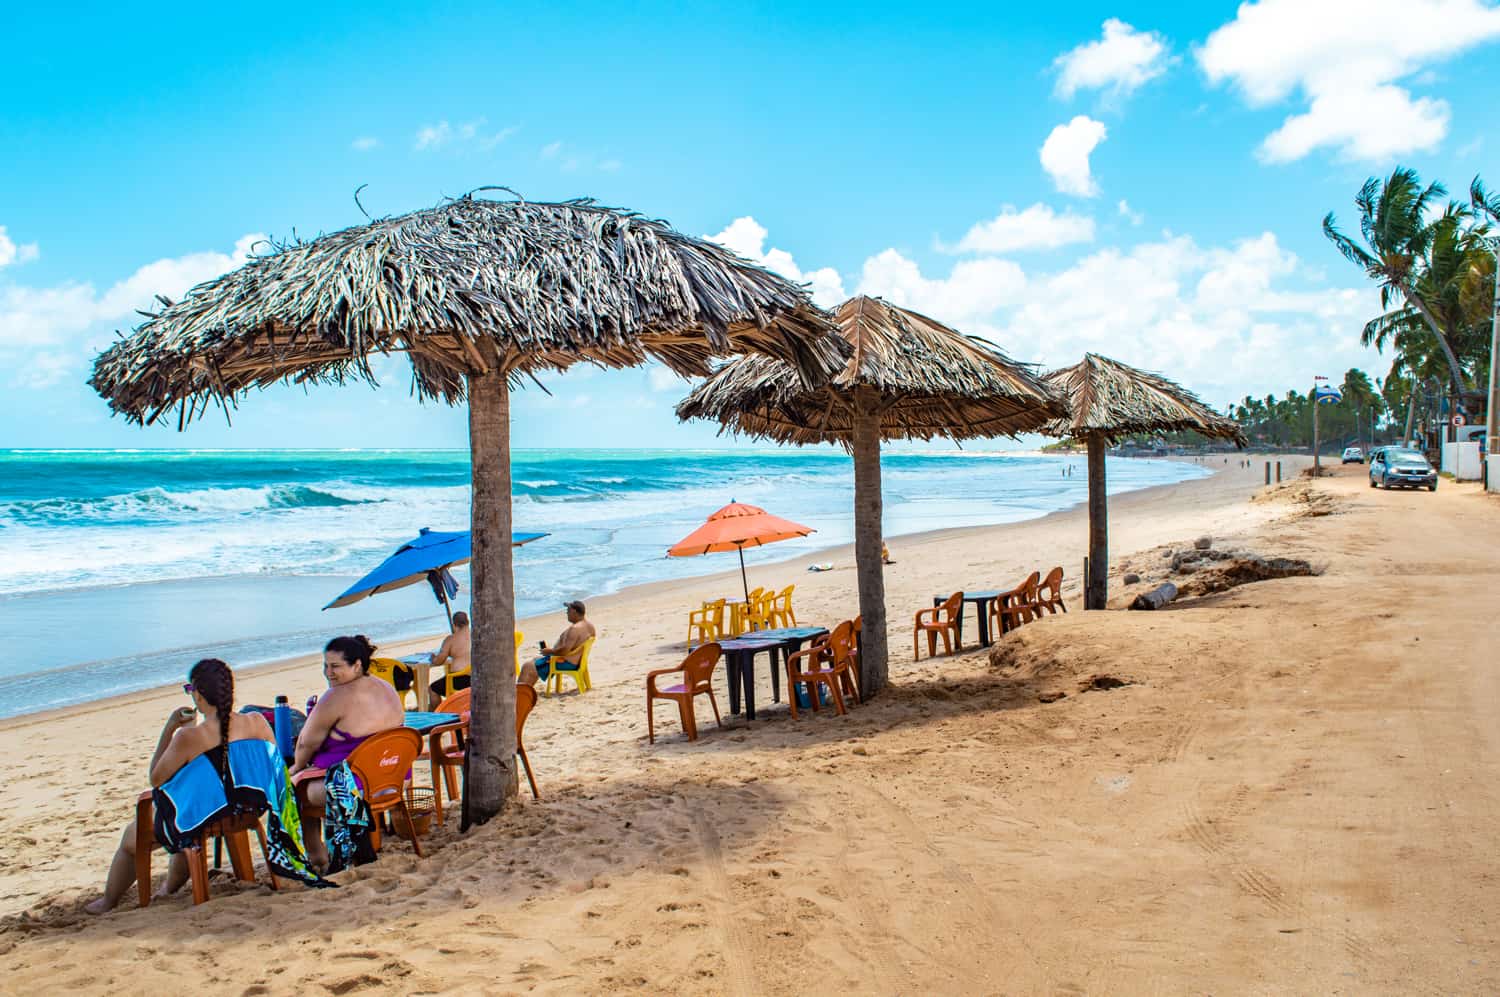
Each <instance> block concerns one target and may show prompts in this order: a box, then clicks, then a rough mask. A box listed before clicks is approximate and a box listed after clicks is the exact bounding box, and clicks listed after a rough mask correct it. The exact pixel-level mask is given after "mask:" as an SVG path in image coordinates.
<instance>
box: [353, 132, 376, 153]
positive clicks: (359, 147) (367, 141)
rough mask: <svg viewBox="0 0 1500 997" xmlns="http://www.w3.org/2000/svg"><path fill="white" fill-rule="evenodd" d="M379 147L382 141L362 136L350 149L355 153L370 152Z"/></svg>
mask: <svg viewBox="0 0 1500 997" xmlns="http://www.w3.org/2000/svg"><path fill="white" fill-rule="evenodd" d="M378 145H380V140H379V139H378V138H376V137H375V136H373V135H361V136H360V137H359V138H357V139H355V140H354V141H353V142H350V143H349V148H351V149H353V150H354V151H355V152H369V151H370V150H371V149H374V148H375V147H376V146H378Z"/></svg>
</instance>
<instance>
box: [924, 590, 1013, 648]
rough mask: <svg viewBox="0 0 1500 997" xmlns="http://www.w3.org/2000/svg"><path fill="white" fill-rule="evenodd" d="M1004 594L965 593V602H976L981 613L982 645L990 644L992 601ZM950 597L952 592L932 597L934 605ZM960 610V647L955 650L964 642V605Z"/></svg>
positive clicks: (987, 592)
mask: <svg viewBox="0 0 1500 997" xmlns="http://www.w3.org/2000/svg"><path fill="white" fill-rule="evenodd" d="M1004 594H1005V593H1004V592H991V591H989V590H985V591H983V592H965V593H964V602H972V603H973V604H974V608H975V610H977V611H978V613H979V644H980V646H981V647H989V646H990V603H992V602H994V601H995V600H996V599H998V598H1000V597H1001V596H1002V595H1004ZM950 598H952V593H951V592H950V593H949V594H948V595H935V596H933V597H932V604H933V606H941V605H942V604H943V603H945V602H947V601H948V600H949V599H950ZM958 610H959V612H958V627H957V631H958V632H957V637H958V647H956V648H954V650H955V651H956V650H958V649H959V648H961V647H963V643H964V614H963V606H959V607H958Z"/></svg>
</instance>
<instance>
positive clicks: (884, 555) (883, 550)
mask: <svg viewBox="0 0 1500 997" xmlns="http://www.w3.org/2000/svg"><path fill="white" fill-rule="evenodd" d="M880 563H881V564H895V563H896V562H895V561H892V560H891V549H890V548H889V547H887V546H886V545H885V541H884V540H882V541H880Z"/></svg>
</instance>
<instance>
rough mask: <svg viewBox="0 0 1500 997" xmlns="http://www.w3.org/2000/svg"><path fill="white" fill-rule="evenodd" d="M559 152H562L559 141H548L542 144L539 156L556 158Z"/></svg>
mask: <svg viewBox="0 0 1500 997" xmlns="http://www.w3.org/2000/svg"><path fill="white" fill-rule="evenodd" d="M560 152H562V143H561V142H548V143H547V144H546V145H544V146H542V152H541V156H542V158H543V159H556V158H557V154H558V153H560Z"/></svg>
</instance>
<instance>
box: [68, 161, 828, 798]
mask: <svg viewBox="0 0 1500 997" xmlns="http://www.w3.org/2000/svg"><path fill="white" fill-rule="evenodd" d="M483 189H491V190H492V189H495V188H483ZM165 304H166V307H165V308H164V309H163V310H162V311H161V312H160V313H159V314H157V315H155V316H154V317H152V318H150V320H149V321H147V322H146V323H144V324H143V325H142V326H140V327H139V328H138V329H137V330H136V331H135V332H134V334H132V335H130V336H129V337H127V338H125V339H123V340H122V341H120V342H118V343H116V344H115V345H114V346H112V347H111V348H110V349H108V350H107V351H105V352H104V353H103V354H101V355H100V356H99V358H98V359H97V360H96V361H95V364H94V374H93V377H92V379H91V380H90V384H92V385H93V387H94V388H95V389H97V390H98V391H99V393H100V394H102V395H103V396H104V397H105V398H106V399H108V400H109V403H110V407H111V408H113V409H114V410H115V411H116V412H118V413H121V414H123V415H124V416H125V417H126V418H128V419H131V420H133V421H135V422H139V423H145V424H149V423H153V422H156V421H157V420H158V419H160V418H162V417H163V416H165V415H168V414H169V413H170V412H171V410H172V409H174V408H175V409H176V410H177V418H178V423H179V426H180V425H181V424H183V423H185V422H187V421H189V420H191V419H192V418H194V417H195V416H197V415H200V414H201V413H202V412H204V411H205V410H206V409H207V408H208V406H209V404H210V403H213V402H217V403H218V404H220V405H221V406H223V407H224V408H225V410H226V414H227V410H228V408H229V406H230V405H231V404H233V403H234V402H235V400H236V399H237V398H238V397H239V396H240V395H242V394H244V393H245V392H247V391H248V390H249V389H251V388H257V387H265V386H267V385H270V384H273V383H276V382H280V381H291V382H295V383H304V384H305V383H310V382H320V381H328V382H335V383H342V382H344V381H346V380H350V379H356V380H365V381H372V380H373V378H372V375H371V372H370V368H369V365H368V359H369V356H370V354H372V353H382V354H384V353H405V354H407V356H408V357H409V358H410V360H411V363H412V368H413V372H414V374H413V376H414V380H415V390H416V393H417V395H418V396H419V397H420V398H422V399H428V398H434V399H439V400H441V401H444V402H447V403H449V404H457V403H459V402H462V401H464V400H465V399H467V401H468V405H469V446H470V451H471V453H472V470H471V473H472V478H473V503H472V506H471V527H472V532H473V568H472V571H473V576H472V579H473V581H472V584H473V589H472V606H473V620H474V652H473V655H474V685H473V688H474V699H473V710H472V739H471V740H472V748H471V752H470V773H469V784H468V793H467V794H466V801H465V802H466V804H468V807H469V810H470V813H471V815H472V816H473V818H474V819H475V820H478V821H483V820H485V819H487V818H488V817H489V816H492V815H493V814H495V813H497V812H498V811H499V810H500V809H501V807H502V806H503V804H504V799H505V797H506V796H507V795H509V794H510V793H513V792H514V788H515V776H516V774H515V769H514V759H515V722H514V715H515V713H514V711H515V686H514V684H513V679H514V672H513V668H512V662H513V661H514V660H515V647H514V630H515V622H514V621H515V595H514V580H513V578H512V569H511V544H510V541H511V479H510V424H509V420H510V395H509V389H510V388H511V387H512V386H514V385H516V384H517V383H519V381H520V379H521V378H523V377H525V376H527V375H531V374H532V373H533V372H535V371H538V370H558V371H561V370H564V369H566V368H567V367H569V366H571V365H572V364H574V363H577V362H578V361H580V360H586V361H590V362H592V363H595V364H598V365H601V366H605V367H626V366H632V365H636V364H640V363H643V362H645V361H646V359H647V358H648V357H654V358H656V359H657V360H660V361H661V362H662V363H664V364H666V366H668V367H669V368H671V369H672V370H673V371H675V372H677V373H679V374H683V375H688V376H691V375H695V374H699V375H701V374H706V373H708V361H709V358H710V357H713V356H724V355H728V354H731V353H736V352H745V351H758V352H763V353H766V354H769V355H771V356H774V357H777V358H778V359H780V360H782V361H785V362H787V363H788V364H791V365H792V367H793V368H794V369H795V370H796V371H797V372H798V374H799V375H806V376H809V377H812V376H819V375H821V374H823V373H825V372H826V371H827V370H829V369H831V365H833V364H835V363H836V361H837V359H838V354H837V348H836V340H834V339H833V337H829V336H828V335H827V333H828V331H829V326H828V324H827V320H826V318H825V317H823V316H822V314H821V313H820V312H819V311H818V310H817V309H816V308H815V307H814V306H813V305H812V304H811V302H810V301H809V300H808V299H807V297H806V294H805V292H804V291H802V290H801V289H800V288H798V287H796V286H794V285H792V284H790V283H788V282H787V281H786V280H784V279H782V278H781V277H778V276H776V275H774V274H772V273H770V272H769V271H766V270H764V269H762V268H760V267H758V266H755V265H754V264H752V263H749V262H747V261H745V260H743V259H741V258H740V257H738V256H735V255H734V254H733V253H731V252H729V251H728V250H726V249H724V248H722V247H720V246H718V245H715V244H713V243H710V242H707V241H704V240H700V239H694V238H691V237H688V236H685V235H682V234H681V233H679V232H675V231H673V230H672V229H671V228H669V227H668V226H667V225H666V224H665V223H664V222H660V221H651V220H648V219H645V218H642V217H640V216H638V215H635V214H632V213H628V212H622V211H617V210H614V209H610V208H605V207H601V206H599V205H596V204H594V203H593V202H592V201H586V200H580V201H569V202H564V203H559V204H539V203H527V202H525V201H520V200H517V201H493V200H488V199H485V198H477V197H474V196H473V194H470V195H466V196H464V197H461V198H458V199H456V200H451V201H447V202H445V203H443V204H440V205H438V206H437V207H434V208H429V209H426V210H422V211H416V212H412V213H410V214H406V215H400V216H396V217H391V218H381V219H378V220H375V221H372V222H370V223H369V224H365V225H359V226H355V227H353V228H349V229H344V230H343V231H339V232H333V233H331V234H328V235H323V236H319V237H318V238H316V239H312V240H310V241H307V242H297V243H293V244H290V245H282V246H278V247H275V250H274V252H272V253H270V254H268V255H265V256H261V257H258V258H255V259H252V260H250V261H249V262H248V263H246V264H245V265H244V266H242V267H240V268H239V269H237V270H234V271H231V272H230V273H227V274H224V275H223V276H221V277H218V278H216V279H214V280H211V281H207V282H205V283H203V284H200V285H198V286H197V287H195V288H193V289H192V290H191V291H189V292H188V293H187V295H186V296H185V297H184V298H183V299H182V300H181V301H179V302H177V303H175V304H174V303H171V302H165Z"/></svg>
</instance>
